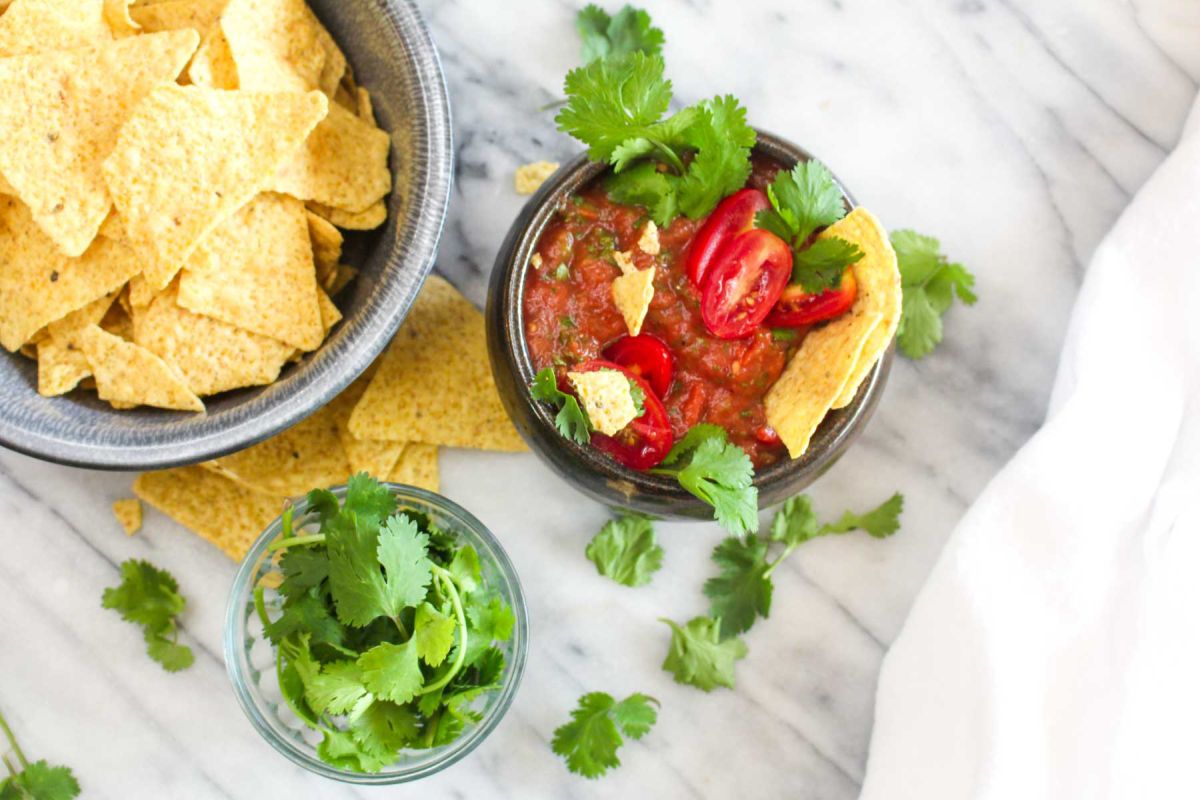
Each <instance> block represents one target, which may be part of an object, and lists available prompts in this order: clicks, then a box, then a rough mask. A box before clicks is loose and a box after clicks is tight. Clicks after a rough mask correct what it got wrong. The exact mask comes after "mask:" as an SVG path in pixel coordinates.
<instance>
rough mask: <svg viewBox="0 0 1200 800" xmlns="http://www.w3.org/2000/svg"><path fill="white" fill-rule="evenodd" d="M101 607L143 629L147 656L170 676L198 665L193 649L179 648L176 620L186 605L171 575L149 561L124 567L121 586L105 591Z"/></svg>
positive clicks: (136, 562)
mask: <svg viewBox="0 0 1200 800" xmlns="http://www.w3.org/2000/svg"><path fill="white" fill-rule="evenodd" d="M100 604H101V605H102V606H103V607H104V608H109V609H112V610H114V611H117V612H119V613H120V614H121V617H122V619H124V620H125V621H126V622H132V623H134V624H136V625H140V626H141V627H142V635H143V638H144V639H145V640H146V653H147V655H149V656H150V657H151V658H152V659H154V660H155V661H157V662H158V663H159V664H161V665H162V668H163V669H165V670H166V671H167V672H179V671H180V670H183V669H187V668H188V667H190V666H191V665H192V663H193V662H194V661H195V656H194V655H193V654H192V649H191V648H190V647H188V646H187V645H182V644H179V629H178V626H177V624H176V618H177V617H178V616H179V615H180V614H182V613H183V609H184V607H185V606H186V605H187V601H186V600H185V599H184V597H183V595H181V594H180V593H179V584H178V583H177V582H176V581H175V578H174V577H172V576H171V573H169V572H167V571H166V570H162V569H159V568H157V567H155V566H154V565H153V564H150V563H149V562H146V561H138V560H136V559H129V560H128V561H126V562H125V563H123V564H121V583H120V585H118V586H114V587H111V588H109V589H105V590H104V595H103V597H102V598H101V601H100Z"/></svg>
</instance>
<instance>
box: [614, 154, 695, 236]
mask: <svg viewBox="0 0 1200 800" xmlns="http://www.w3.org/2000/svg"><path fill="white" fill-rule="evenodd" d="M606 186H607V188H608V194H609V196H610V197H611V198H612V199H613V200H614V201H615V202H617V203H621V204H623V205H630V206H644V207H645V208H646V210H647V211H649V212H650V216H651V217H653V219H654V221H655V222H656V223H658V224H659V225H664V226H665V225H668V224H670V221H671V220H673V219H675V218H676V217H677V216H679V197H678V195H677V194H676V192H675V190H674V184H673V183H672V181H671V180H670V179H669V178H668V177H667V175H666V173H663V172H659V171H658V168H657V167H656V166H655V163H654V162H653V161H639V162H637V163H636V164H635V165H634V166H632V167H630V168H628V169H625V170H623V171H621V172H617V173H615V174H613V175H612V176H611V177H610V178H609V179H608V182H607V184H606Z"/></svg>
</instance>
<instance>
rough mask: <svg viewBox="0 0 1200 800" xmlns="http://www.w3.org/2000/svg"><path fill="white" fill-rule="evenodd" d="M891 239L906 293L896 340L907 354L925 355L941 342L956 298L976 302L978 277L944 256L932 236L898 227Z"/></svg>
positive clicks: (913, 357) (967, 302) (972, 303)
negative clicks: (976, 278) (943, 327)
mask: <svg viewBox="0 0 1200 800" xmlns="http://www.w3.org/2000/svg"><path fill="white" fill-rule="evenodd" d="M891 239H892V247H893V248H895V250H896V258H897V260H898V262H899V266H900V280H901V288H902V289H903V292H904V302H903V310H902V313H901V315H900V327H899V329H898V331H897V333H896V341H897V343H898V344H899V345H900V350H901V351H902V352H903V353H904V355H906V356H908V357H909V358H912V359H919V358H924V357H925V356H927V355H929V354H930V353H932V352H933V350H934V348H936V347H937V346H938V344H939V343H940V342H941V341H942V316H943V315H944V314H945V313H946V311H947V310H948V309H949V308H950V306H951V305H953V304H954V298H955V297H956V296H957V297H958V299H959V300H960V301H962V302H963V303H964V304H965V305H968V306H970V305H974V304H975V301H976V300H977V299H978V298H977V297H976V295H975V291H974V289H975V276H974V275H972V274H971V273H970V271H968V270H967V268H966V267H964V266H963V265H962V264H958V263H954V262H951V261H950V260H949V259H948V258H946V256H944V255H942V246H941V243H940V242H939V241H938V240H937V239H934V238H933V237H932V236H923V235H921V234H919V233H917V232H916V231H911V230H899V231H893V232H892V235H891Z"/></svg>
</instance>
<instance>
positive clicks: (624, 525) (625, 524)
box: [584, 514, 663, 586]
mask: <svg viewBox="0 0 1200 800" xmlns="http://www.w3.org/2000/svg"><path fill="white" fill-rule="evenodd" d="M584 553H585V554H586V555H587V557H588V558H589V559H591V561H592V563H593V564H595V565H596V571H597V572H599V573H600V574H601V575H604V576H606V577H609V578H612V579H613V580H614V581H616V582H617V583H620V584H623V585H625V586H645V585H646V584H648V583H650V579H651V578H652V577H653V575H654V573H655V572H658V570H659V568H661V567H662V559H663V549H662V547H660V546H659V545H658V543H657V542H656V541H655V538H654V525H653V523H651V521H650V520H649V519H647V518H646V517H643V516H639V515H636V514H624V515H622V516H620V517H618V518H617V519H614V520H610V521H608V522H606V523H605V524H604V527H603V528H601V529H600V532H599V533H597V534H596V535H595V536H594V537H593V538H592V541H591V542H589V543H588V546H587V548H586V549H585V550H584Z"/></svg>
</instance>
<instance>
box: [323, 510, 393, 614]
mask: <svg viewBox="0 0 1200 800" xmlns="http://www.w3.org/2000/svg"><path fill="white" fill-rule="evenodd" d="M322 530H324V531H325V548H326V550H327V551H328V553H329V588H330V591H331V593H332V594H333V604H334V608H335V609H336V610H337V616H338V619H339V620H341V621H342V623H343V624H345V625H350V626H351V627H355V628H362V627H365V626H366V625H368V624H370V623H371V621H372V620H374V619H375V618H376V617H380V616H383V615H384V614H386V613H387V611H388V598H387V587H386V586H385V585H384V582H383V573H382V572H380V570H379V556H378V549H379V527H378V525H377V524H375V525H373V524H371V522H370V520H369V519H363V520H360V519H359V518H358V517H357V516H355V514H354V513H353V512H352V511H350V510H349V509H348V508H347V509H343V510H342V511H341V512H339V514H338V515H337V516H336V517H333V518H331V519H330V520H329V521H328V522H327V523H326V524H325V525H324V526H322Z"/></svg>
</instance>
